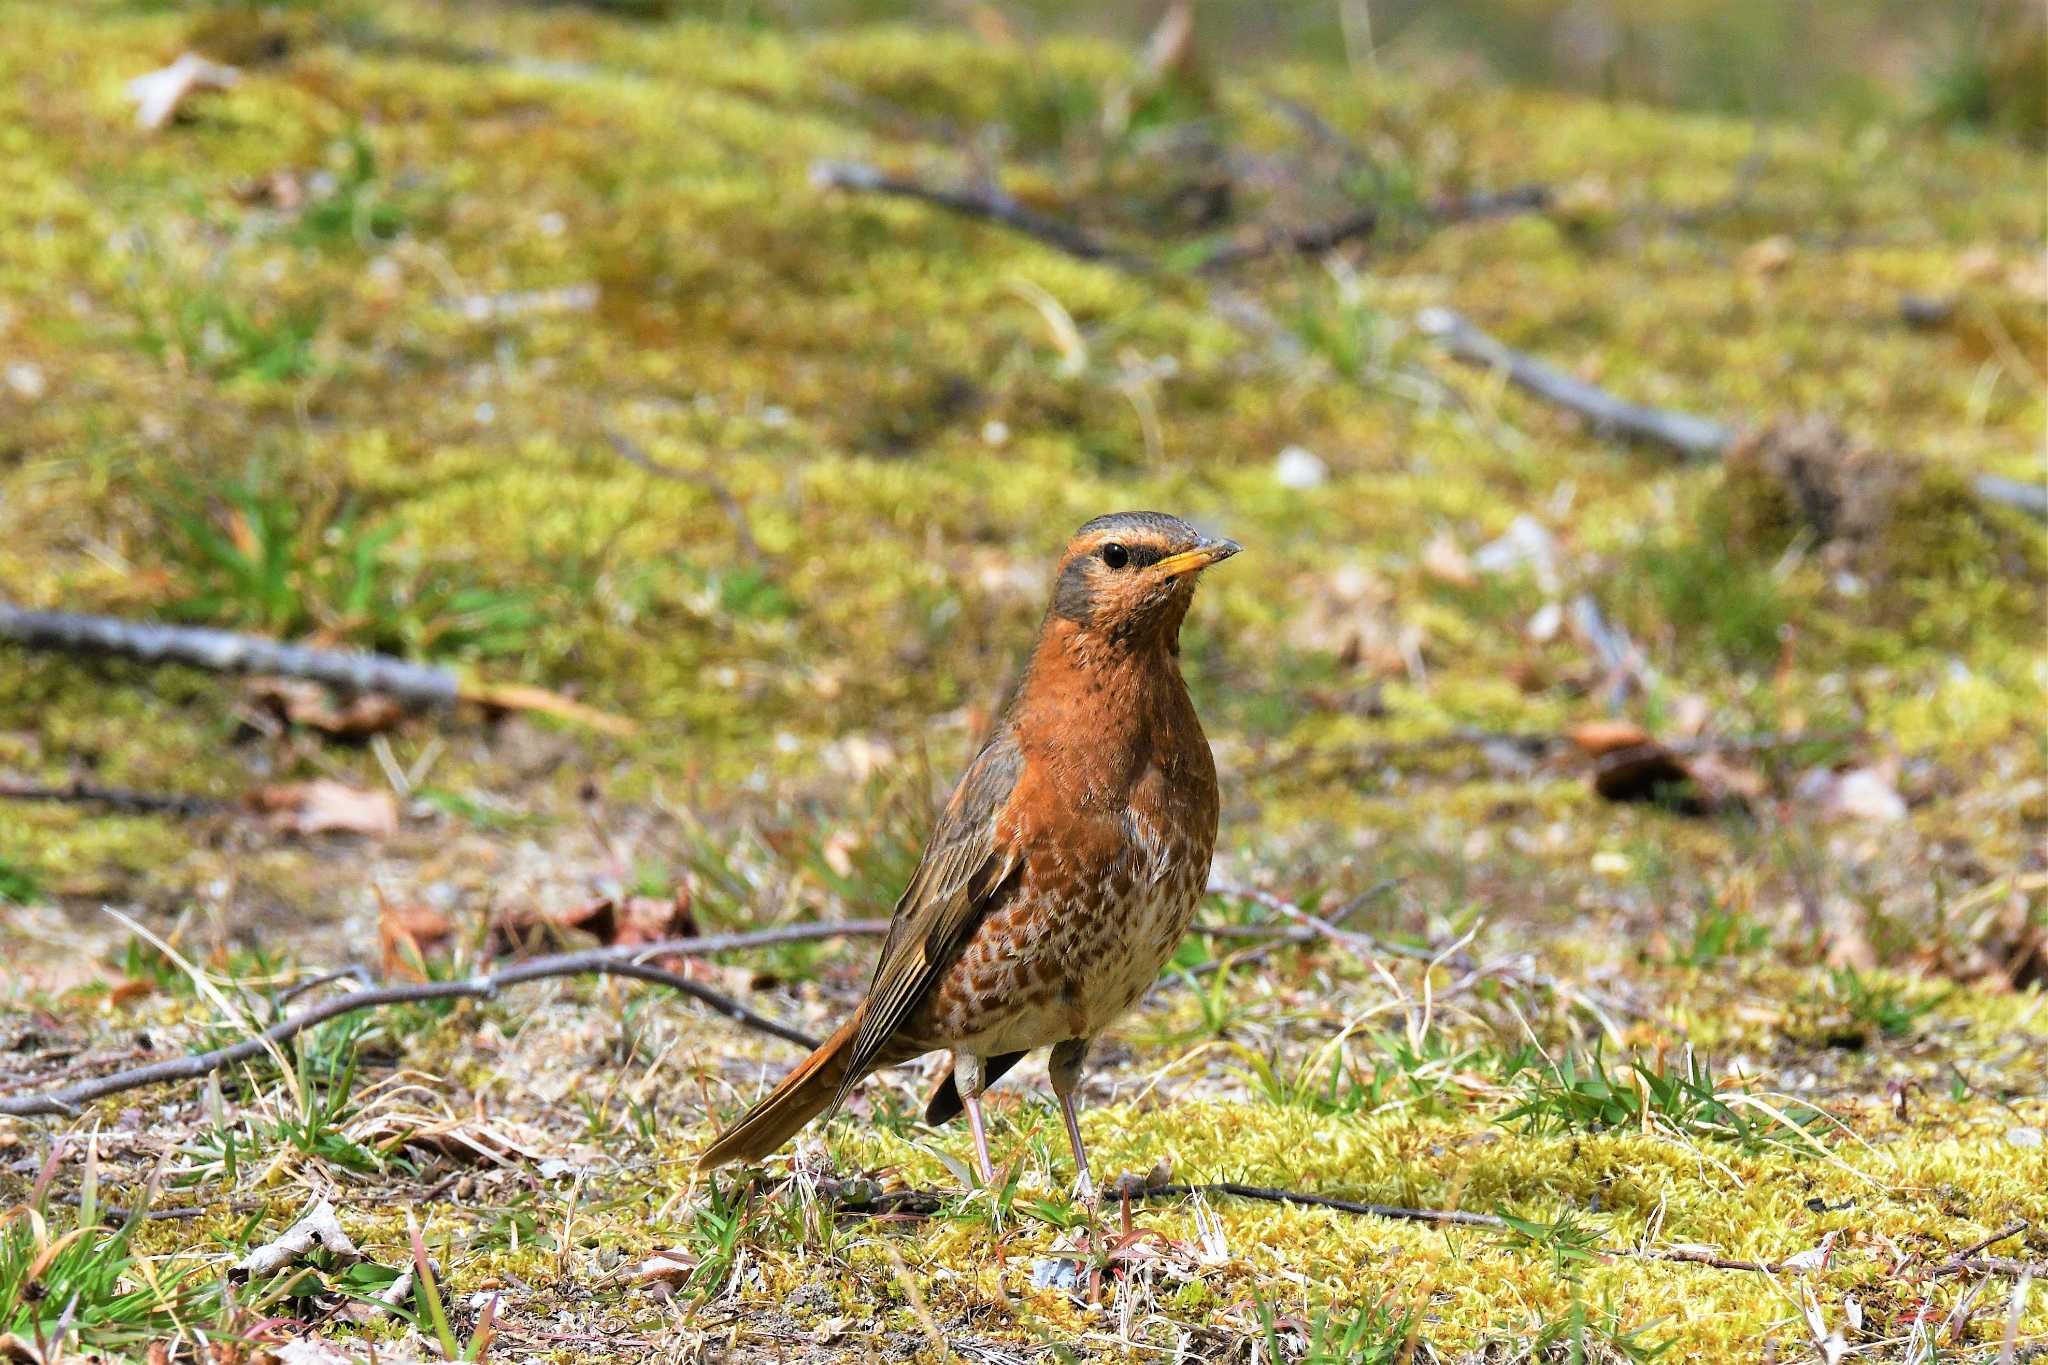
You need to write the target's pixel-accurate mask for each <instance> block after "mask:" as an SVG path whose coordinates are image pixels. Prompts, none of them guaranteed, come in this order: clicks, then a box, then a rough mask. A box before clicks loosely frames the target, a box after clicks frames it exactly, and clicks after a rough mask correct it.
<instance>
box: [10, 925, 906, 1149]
mask: <svg viewBox="0 0 2048 1365" xmlns="http://www.w3.org/2000/svg"><path fill="white" fill-rule="evenodd" d="M886 932H887V925H886V924H885V923H884V922H882V921H879V920H852V921H842V922H838V923H832V924H816V925H811V924H795V925H788V926H785V927H783V928H781V929H768V930H761V931H758V932H755V933H750V934H723V935H711V936H706V937H703V938H696V939H671V940H667V941H665V942H661V943H645V944H633V945H622V946H620V947H615V948H590V949H586V950H584V951H582V952H574V953H555V954H552V955H550V956H547V957H537V958H533V959H531V960H530V961H527V962H520V963H515V964H513V965H512V966H509V967H505V968H502V969H500V970H498V971H495V972H486V973H483V974H480V975H477V976H472V977H468V978H466V979H464V980H461V981H423V982H418V983H415V984H411V985H404V986H380V987H376V988H374V989H370V990H361V991H354V992H351V993H349V994H347V995H343V996H340V997H338V998H336V999H333V1000H329V1001H327V1002H325V1003H324V1004H320V1005H316V1006H314V1007H313V1008H312V1009H309V1010H307V1011H305V1012H304V1013H303V1014H295V1015H292V1016H290V1017H289V1018H286V1019H280V1020H279V1021H278V1022H276V1023H274V1024H272V1025H271V1026H270V1027H269V1028H266V1029H264V1030H263V1032H262V1033H260V1034H257V1035H255V1036H253V1037H249V1038H245V1039H243V1040H242V1041H241V1042H239V1043H234V1044H231V1045H229V1046H227V1047H220V1048H215V1049H213V1050H212V1051H211V1052H201V1053H195V1054H193V1055H191V1056H186V1057H174V1058H169V1059H167V1060H165V1061H161V1062H152V1063H150V1064H149V1065H147V1066H139V1067H133V1068H130V1069H129V1070H126V1071H117V1072H114V1073H113V1074H112V1075H108V1076H99V1077H95V1078H94V1079H92V1080H88V1081H80V1082H78V1083H76V1084H74V1085H68V1086H64V1087H61V1088H60V1089H56V1090H47V1091H43V1092H41V1093H40V1094H34V1095H23V1096H20V1097H18V1098H14V1097H7V1096H0V1114H7V1115H12V1116H14V1117H16V1118H28V1117H32V1116H35V1115H41V1114H60V1115H71V1114H76V1113H77V1112H78V1109H79V1107H80V1106H81V1105H85V1104H90V1103H92V1102H93V1101H94V1100H98V1099H102V1098H104V1097H105V1096H108V1095H114V1094H119V1093H121V1092H123V1091H127V1090H136V1089H140V1088H141V1087H143V1086H146V1085H160V1084H164V1083H166V1082H169V1081H185V1080H195V1079H197V1078H198V1077H201V1076H205V1075H210V1074H211V1073H213V1072H215V1071H219V1070H220V1069H221V1068H223V1067H228V1066H233V1065H235V1064H236V1063H237V1062H243V1061H247V1060H249V1059H250V1058H253V1057H257V1056H260V1055H262V1054H263V1053H264V1052H266V1051H267V1050H268V1049H270V1048H272V1047H274V1046H276V1045H277V1044H279V1043H283V1042H285V1041H287V1040H289V1039H291V1038H294V1037H296V1036H298V1035H299V1034H301V1033H303V1032H305V1031H306V1030H307V1029H309V1028H312V1027H314V1026H315V1025H316V1024H324V1023H326V1022H327V1021H328V1020H329V1019H336V1018H339V1017H341V1016H342V1015H346V1014H354V1013H357V1012H359V1011H362V1010H368V1009H377V1008H381V1007H382V1006H385V1005H404V1004H417V1003H419V1002H421V1001H426V1000H458V999H475V1000H483V999H489V998H491V997H492V996H495V995H496V994H497V993H498V992H499V991H501V990H503V989H505V988H506V987H508V986H517V985H521V984H524V983H525V982H529V981H540V980H545V979H549V978H554V977H565V976H586V975H601V974H610V975H614V976H631V977H636V978H638V979H640V980H643V981H652V982H655V983H657V984H660V985H664V986H669V987H671V988H673V989H675V990H677V991H679V992H681V993H682V994H685V995H688V996H689V997H691V998H692V999H694V1000H697V1001H698V1002H700V1003H702V1004H704V1005H707V1006H709V1007H710V1008H712V1009H714V1010H716V1011H717V1012H718V1013H720V1014H722V1015H724V1016H725V1017H726V1018H728V1019H730V1020H732V1021H733V1022H735V1023H737V1024H740V1025H742V1026H744V1027H746V1028H751V1029H754V1030H756V1031H757V1032H761V1033H767V1034H770V1035H772V1036H774V1037H777V1038H783V1039H787V1040H788V1041H790V1042H793V1043H796V1044H798V1045H799V1046H803V1047H815V1046H816V1045H817V1043H816V1040H815V1039H813V1038H811V1037H810V1035H809V1034H806V1033H803V1032H801V1031H800V1030H798V1029H794V1028H791V1027H790V1026H788V1025H787V1024H783V1023H780V1022H778V1021H776V1020H773V1019H770V1018H767V1017H766V1016H764V1015H761V1014H759V1013H756V1012H755V1011H754V1010H753V1009H751V1008H749V1007H748V1006H746V1005H743V1004H741V1003H740V1002H739V1001H737V1000H734V999H732V998H731V997H730V996H727V995H725V994H723V993H721V992H719V991H714V990H712V989H711V988H710V987H708V986H704V985H701V984H699V983H698V982H695V981H691V980H689V979H688V978H687V977H684V976H682V975H681V974H680V973H677V972H671V971H668V970H666V969H664V968H661V967H656V966H653V965H652V964H650V963H648V962H646V961H644V959H646V958H648V957H665V956H672V955H678V954H681V955H702V954H706V953H714V952H727V951H732V950H734V949H737V948H743V947H758V946H762V945H764V944H769V943H794V942H797V941H799V940H801V939H807V938H827V937H833V936H836V935H840V934H848V933H863V934H880V933H886Z"/></svg>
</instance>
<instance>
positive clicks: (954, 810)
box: [832, 731, 1024, 1110]
mask: <svg viewBox="0 0 2048 1365" xmlns="http://www.w3.org/2000/svg"><path fill="white" fill-rule="evenodd" d="M1023 766H1024V762H1023V756H1022V755H1021V754H1019V753H1018V751H1017V742H1016V739H1015V737H1014V736H1012V735H1011V734H1009V733H1008V732H1007V731H1005V732H1004V733H1003V734H1000V735H998V736H996V737H995V738H994V739H991V740H990V741H989V742H988V744H987V745H985V746H984V747H983V748H982V751H981V752H980V753H979V754H978V755H976V756H975V759H974V762H973V763H971V764H969V765H968V768H967V772H966V774H965V775H964V776H962V777H961V779H960V784H959V786H957V787H956V788H954V790H953V796H952V799H951V800H949V801H948V802H947V803H946V809H945V812H944V813H943V814H942V815H941V816H940V817H939V823H938V827H937V828H936V829H934V830H933V831H932V837H931V840H930V842H929V843H927V844H926V845H925V850H924V857H923V858H922V859H921V860H920V861H919V862H918V865H917V871H915V872H914V873H912V874H911V877H910V884H909V885H908V886H906V887H905V888H904V889H903V895H902V897H901V898H900V899H899V900H898V901H897V902H896V912H895V915H894V918H893V919H892V921H891V923H890V925H889V937H888V938H887V940H885V941H884V942H883V944H882V955H881V958H880V960H879V961H877V962H876V964H875V976H874V980H873V981H872V982H871V983H870V984H869V986H868V995H867V1001H866V1003H865V1005H864V1006H863V1008H862V1011H861V1021H860V1029H859V1031H858V1032H857V1033H856V1034H855V1035H854V1041H853V1052H852V1055H851V1064H850V1065H849V1066H848V1068H847V1071H846V1080H845V1082H844V1083H843V1084H842V1085H841V1086H840V1091H839V1095H838V1097H837V1098H836V1099H834V1101H833V1103H832V1108H833V1109H834V1110H837V1109H838V1107H839V1104H840V1102H841V1101H843V1100H844V1099H845V1098H846V1094H847V1092H848V1091H850V1090H851V1089H852V1088H853V1086H854V1085H855V1084H857V1083H858V1082H859V1080H860V1078H861V1077H863V1076H865V1075H866V1074H867V1073H868V1069H869V1067H870V1066H871V1065H873V1064H874V1063H875V1062H876V1061H877V1059H878V1058H879V1057H880V1055H881V1053H882V1051H883V1049H884V1048H885V1047H886V1046H887V1045H888V1043H889V1040H890V1038H891V1037H893V1036H894V1034H895V1032H896V1030H897V1028H898V1027H899V1026H900V1025H901V1024H902V1023H903V1021H904V1019H906V1018H907V1017H908V1016H909V1015H910V1012H911V1011H912V1010H913V1009H915V1008H916V1007H917V1004H918V1002H919V1001H920V1000H922V999H923V998H924V996H925V993H926V992H927V991H929V990H930V989H931V987H932V984H933V983H934V982H935V981H937V980H938V977H939V973H940V972H941V971H943V970H944V969H945V968H946V967H947V966H949V965H950V964H951V963H952V961H953V959H954V958H955V957H956V956H957V955H958V953H959V950H960V947H961V945H962V943H964V942H965V941H966V937H967V935H968V933H969V932H971V931H972V929H973V927H974V925H975V924H976V923H978V922H979V921H980V919H981V916H982V914H983V913H984V912H985V911H986V910H987V909H988V907H989V905H990V903H991V902H992V901H993V899H994V898H995V897H996V895H997V894H998V893H999V892H1000V891H1001V889H1002V887H1003V885H1004V884H1005V883H1006V882H1008V881H1009V880H1010V879H1011V877H1012V876H1013V875H1014V874H1015V873H1016V871H1017V869H1018V867H1019V864H1020V858H1019V851H1018V850H1017V849H1016V848H1015V847H1014V846H1013V845H1011V844H1010V843H1009V842H1008V841H1007V840H1006V839H1005V838H1004V837H1003V834H1002V825H1003V817H1004V815H1005V814H1006V813H1007V812H1008V810H1009V806H1010V797H1011V795H1012V793H1014V792H1015V791H1016V788H1017V778H1018V774H1019V773H1021V772H1022V771H1023Z"/></svg>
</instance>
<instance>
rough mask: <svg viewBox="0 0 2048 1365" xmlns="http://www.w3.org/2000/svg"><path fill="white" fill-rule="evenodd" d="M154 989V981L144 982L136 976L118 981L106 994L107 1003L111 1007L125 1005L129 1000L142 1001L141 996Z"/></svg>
mask: <svg viewBox="0 0 2048 1365" xmlns="http://www.w3.org/2000/svg"><path fill="white" fill-rule="evenodd" d="M155 989H156V983H155V982H154V981H145V980H143V979H142V978H141V977H136V976H130V977H125V978H123V979H122V980H120V981H116V982H115V983H114V985H113V988H112V989H111V990H109V991H108V992H107V1003H108V1004H111V1005H125V1004H127V1003H128V1002H129V1001H131V1000H140V999H142V997H143V996H145V995H148V994H149V993H150V992H151V991H153V990H155Z"/></svg>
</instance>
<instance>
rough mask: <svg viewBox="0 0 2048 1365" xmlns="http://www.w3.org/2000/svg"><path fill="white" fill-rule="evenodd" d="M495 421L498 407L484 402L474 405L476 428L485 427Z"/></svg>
mask: <svg viewBox="0 0 2048 1365" xmlns="http://www.w3.org/2000/svg"><path fill="white" fill-rule="evenodd" d="M497 420H498V405H497V404H496V403H489V402H485V403H478V404H477V405H476V424H477V425H478V426H480V427H487V426H489V425H490V424H491V423H493V422H495V421H497Z"/></svg>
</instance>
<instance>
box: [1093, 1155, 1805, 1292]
mask: <svg viewBox="0 0 2048 1365" xmlns="http://www.w3.org/2000/svg"><path fill="white" fill-rule="evenodd" d="M1109 1192H1110V1193H1111V1194H1112V1195H1121V1196H1127V1197H1129V1198H1132V1199H1164V1198H1172V1197H1174V1196H1177V1195H1186V1194H1226V1195H1232V1196H1235V1197H1236V1198H1239V1199H1257V1200H1262V1201H1264V1202H1266V1203H1270V1204H1296V1205H1300V1206H1302V1207H1304V1208H1313V1209H1333V1210H1335V1211H1336V1212H1338V1213H1353V1214H1359V1215H1361V1216H1363V1217H1367V1218H1389V1219H1393V1220H1395V1221H1397V1222H1404V1223H1435V1224H1438V1225H1447V1226H1454V1227H1472V1228H1491V1229H1495V1230H1498V1231H1503V1232H1504V1231H1507V1230H1508V1229H1509V1228H1510V1227H1511V1226H1512V1225H1511V1224H1510V1223H1509V1222H1508V1221H1507V1220H1506V1219H1505V1218H1501V1217H1498V1216H1496V1215H1494V1214H1490V1213H1468V1212H1466V1211H1464V1210H1462V1209H1412V1208H1405V1207H1403V1206H1401V1205H1399V1204H1366V1203H1360V1202H1359V1201H1357V1200H1353V1199H1337V1198H1333V1197H1332V1196H1330V1195H1327V1194H1309V1193H1307V1192H1305V1191H1302V1190H1282V1189H1274V1188H1271V1187H1269V1186H1265V1185H1240V1184H1238V1183H1237V1182H1236V1181H1232V1180H1221V1181H1211V1182H1208V1183H1202V1184H1172V1183H1169V1184H1164V1185H1148V1184H1145V1183H1143V1182H1142V1181H1139V1180H1132V1179H1128V1178H1127V1179H1125V1180H1124V1181H1121V1182H1119V1183H1117V1184H1114V1185H1112V1186H1111V1187H1110V1191H1109ZM1599 1250H1600V1254H1601V1255H1603V1256H1634V1257H1638V1258H1641V1259H1645V1260H1653V1261H1681V1262H1684V1263H1686V1264H1689V1265H1705V1266H1713V1267H1715V1268H1716V1269H1719V1270H1747V1271H1754V1272H1757V1273H1760V1274H1770V1273H1772V1272H1774V1271H1776V1270H1777V1269H1778V1267H1776V1266H1774V1265H1770V1264H1767V1263H1765V1262H1762V1261H1743V1260H1737V1259H1734V1258H1732V1257H1728V1256H1720V1255H1717V1254H1715V1253H1714V1252H1711V1251H1699V1250H1694V1249H1692V1248H1689V1247H1601V1248H1600V1249H1599Z"/></svg>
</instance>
